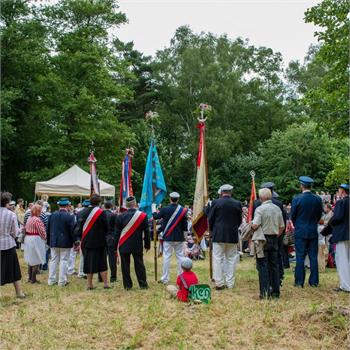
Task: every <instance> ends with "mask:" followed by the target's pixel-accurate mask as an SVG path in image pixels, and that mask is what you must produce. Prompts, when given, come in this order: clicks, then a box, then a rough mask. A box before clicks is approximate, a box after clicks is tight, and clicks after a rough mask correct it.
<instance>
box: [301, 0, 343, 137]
mask: <svg viewBox="0 0 350 350" xmlns="http://www.w3.org/2000/svg"><path fill="white" fill-rule="evenodd" d="M348 14H349V3H348V1H346V0H323V1H322V2H321V3H320V4H318V5H316V6H314V7H312V8H310V9H308V10H307V11H306V13H305V20H306V22H307V23H314V24H315V25H317V26H318V27H320V28H321V30H320V31H317V32H315V36H317V38H318V40H319V42H320V44H321V47H320V50H319V52H318V59H320V60H322V62H323V63H324V64H325V65H326V74H325V75H324V77H323V79H322V81H321V82H320V84H318V85H317V86H315V87H311V88H310V89H309V90H308V91H307V92H306V94H305V99H304V102H305V104H306V105H307V106H308V108H309V111H310V117H311V118H313V119H314V120H317V121H319V123H320V124H321V125H325V126H326V128H327V129H328V130H329V132H332V134H333V135H336V136H339V135H340V136H345V135H347V133H348V130H349V116H348V109H349V105H348V96H349V82H348V56H349V52H348V46H349V18H348Z"/></svg>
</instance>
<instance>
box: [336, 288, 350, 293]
mask: <svg viewBox="0 0 350 350" xmlns="http://www.w3.org/2000/svg"><path fill="white" fill-rule="evenodd" d="M333 291H334V292H344V293H350V291H347V290H345V289H343V288H340V287H338V288H333Z"/></svg>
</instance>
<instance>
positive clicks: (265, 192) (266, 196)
mask: <svg viewBox="0 0 350 350" xmlns="http://www.w3.org/2000/svg"><path fill="white" fill-rule="evenodd" d="M259 198H260V199H261V200H262V201H268V200H270V199H271V198H272V192H271V190H270V189H268V188H262V189H260V190H259Z"/></svg>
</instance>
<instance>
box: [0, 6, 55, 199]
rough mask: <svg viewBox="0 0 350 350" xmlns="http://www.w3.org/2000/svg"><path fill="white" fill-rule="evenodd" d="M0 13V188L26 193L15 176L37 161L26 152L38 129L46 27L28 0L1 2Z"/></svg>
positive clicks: (47, 69)
mask: <svg viewBox="0 0 350 350" xmlns="http://www.w3.org/2000/svg"><path fill="white" fill-rule="evenodd" d="M0 18H1V23H0V30H1V174H2V176H1V187H2V188H3V189H7V190H10V191H12V192H14V193H17V194H19V193H20V194H21V195H23V194H26V195H27V196H28V197H29V196H30V198H31V197H32V192H31V191H30V190H29V188H28V187H27V184H26V183H25V182H23V181H22V180H21V179H20V178H19V176H18V175H19V172H20V171H22V170H30V169H31V168H32V167H38V166H40V163H39V162H36V160H34V159H33V158H31V157H28V151H29V148H31V147H33V146H34V145H35V144H36V143H38V142H40V140H41V136H42V134H43V122H42V121H43V114H44V113H45V107H44V106H43V104H42V96H43V95H44V94H45V90H44V89H43V82H45V81H46V80H47V76H48V75H49V74H50V65H49V51H48V48H47V44H48V42H47V30H46V28H45V26H44V25H43V23H42V22H41V21H40V18H39V15H38V11H36V9H35V8H34V7H33V6H31V5H30V4H29V3H28V1H21V0H11V1H10V0H8V1H7V0H5V1H2V2H1V17H0Z"/></svg>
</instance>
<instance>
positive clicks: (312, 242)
mask: <svg viewBox="0 0 350 350" xmlns="http://www.w3.org/2000/svg"><path fill="white" fill-rule="evenodd" d="M299 182H300V187H301V191H302V193H301V194H299V195H297V196H296V197H294V199H293V201H292V210H291V219H292V221H293V224H294V227H295V231H294V235H295V254H296V267H295V274H294V277H295V286H296V287H304V282H305V265H304V264H305V256H306V255H308V256H309V259H310V271H311V272H310V277H309V284H310V286H312V287H317V286H318V283H319V279H318V262H317V254H318V231H317V225H318V223H319V221H320V219H321V216H322V200H321V198H320V197H319V196H316V195H315V194H313V193H311V190H310V189H311V186H312V184H313V183H314V180H313V179H311V178H310V177H308V176H300V177H299Z"/></svg>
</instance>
